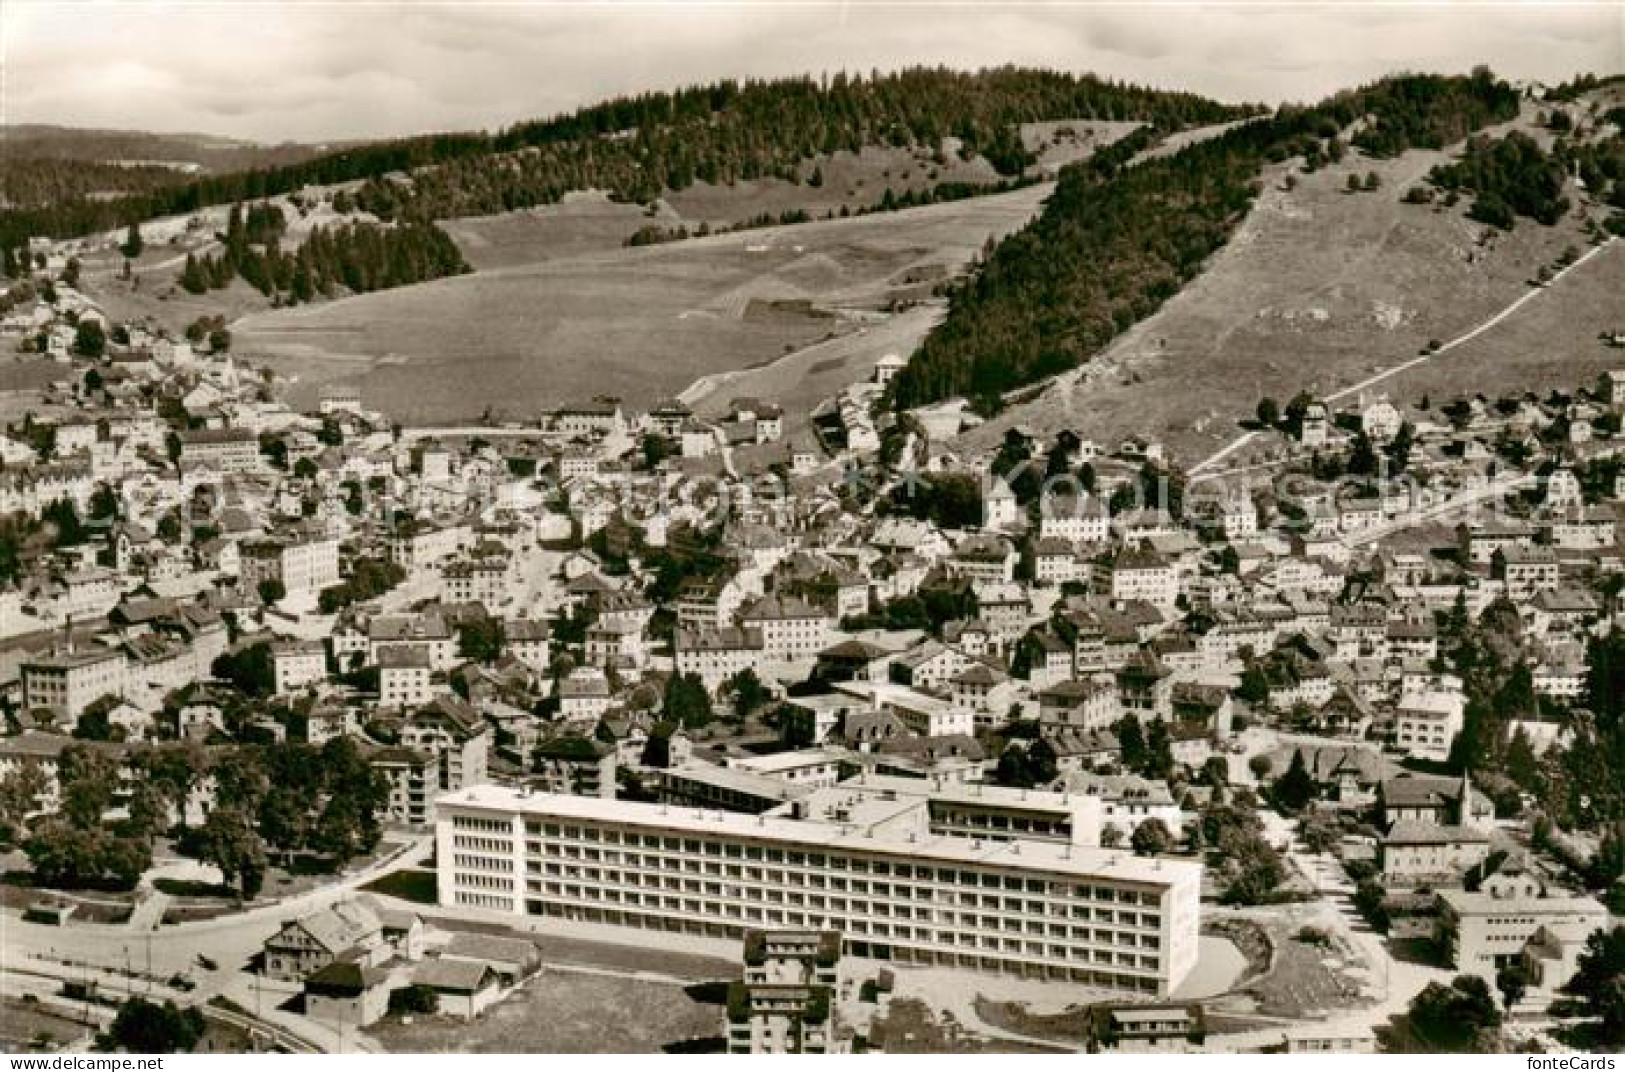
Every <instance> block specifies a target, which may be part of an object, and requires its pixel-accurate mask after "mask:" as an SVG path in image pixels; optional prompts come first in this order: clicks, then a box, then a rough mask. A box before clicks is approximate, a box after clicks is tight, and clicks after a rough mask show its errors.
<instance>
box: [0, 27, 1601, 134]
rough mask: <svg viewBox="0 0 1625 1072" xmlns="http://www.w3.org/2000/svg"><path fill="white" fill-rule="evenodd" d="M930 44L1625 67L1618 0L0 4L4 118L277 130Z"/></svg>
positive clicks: (594, 93)
mask: <svg viewBox="0 0 1625 1072" xmlns="http://www.w3.org/2000/svg"><path fill="white" fill-rule="evenodd" d="M917 63H928V64H945V65H948V66H953V67H963V68H974V67H978V66H987V65H993V64H1001V63H1017V64H1027V65H1036V66H1048V67H1055V68H1060V69H1065V70H1071V71H1079V72H1081V71H1093V72H1095V73H1097V74H1100V75H1104V76H1108V77H1113V78H1120V79H1125V80H1129V81H1135V82H1142V83H1149V84H1154V85H1159V86H1164V87H1168V88H1180V89H1189V90H1194V91H1196V92H1200V93H1205V94H1208V95H1210V96H1214V97H1217V98H1220V99H1223V100H1228V101H1263V102H1267V103H1271V104H1273V103H1278V102H1280V101H1312V100H1315V99H1318V98H1319V97H1321V96H1324V95H1326V94H1327V93H1330V92H1333V91H1335V90H1338V89H1342V88H1347V87H1350V86H1353V85H1357V84H1359V83H1361V82H1366V81H1370V80H1371V79H1373V78H1377V77H1381V76H1382V75H1384V74H1389V73H1393V72H1396V71H1442V72H1461V71H1466V70H1468V69H1470V68H1471V67H1472V66H1473V65H1475V64H1478V63H1487V64H1489V65H1490V66H1491V67H1493V68H1494V69H1495V71H1496V72H1497V73H1498V74H1500V75H1502V76H1503V77H1507V78H1520V79H1521V78H1528V79H1540V80H1545V81H1561V80H1563V79H1564V78H1567V77H1569V76H1571V75H1572V74H1574V73H1576V72H1581V71H1593V72H1597V73H1617V72H1625V0H1610V2H1606V3H1604V2H1589V3H1557V2H1539V0H1528V2H1524V3H1504V2H1503V3H1451V2H1442V3H1430V4H1424V3H1413V2H1404V0H1389V2H1386V3H1349V2H1343V0H1318V2H1314V0H1302V2H1298V3H1294V4H1263V3H1254V2H1245V0H1232V2H1228V3H1210V4H1201V5H1196V4H1188V3H1165V2H1157V0H1140V2H1138V3H1133V4H1129V3H1100V2H1089V0H1086V2H1074V3H1064V2H1062V3H1053V2H1052V3H1018V2H1008V3H1006V2H998V0H975V2H972V0H959V2H955V3H940V2H929V0H903V2H896V0H891V2H885V0H845V2H826V0H805V2H787V0H751V2H745V0H733V2H717V0H713V2H710V3H704V4H701V3H652V2H643V3H628V2H616V0H600V2H592V3H588V2H575V3H548V2H542V0H483V2H463V3H451V2H399V0H397V2H392V3H382V2H367V0H328V2H320V3H317V2H307V0H279V2H274V3H273V2H256V0H212V2H200V0H180V2H174V0H168V2H161V0H48V2H41V0H3V2H0V122H6V123H55V124H61V125H67V126H81V127H108V128H121V129H137V130H156V131H189V132H199V133H208V134H218V135H224V136H230V137H237V138H245V139H251V140H257V141H270V142H275V141H285V140H293V141H308V142H321V141H328V140H338V139H353V138H374V137H385V136H396V135H405V134H417V133H424V132H427V131H433V130H468V129H493V128H496V127H500V126H502V125H504V124H507V123H511V122H513V121H516V120H519V119H526V118H537V117H542V116H547V115H552V114H555V113H558V112H561V111H568V110H570V109H572V108H575V107H577V106H579V105H582V104H590V103H592V102H594V101H596V100H601V99H603V98H604V97H607V96H613V95H615V94H618V93H624V92H635V91H640V90H645V89H664V88H671V87H674V86H679V85H689V84H695V83H701V82H708V81H714V80H716V79H718V78H725V77H726V78H747V77H772V76H777V75H787V74H803V73H812V74H817V73H820V72H833V71H837V70H842V69H844V70H848V71H868V70H870V69H875V68H879V69H891V68H896V67H899V66H904V65H908V64H917Z"/></svg>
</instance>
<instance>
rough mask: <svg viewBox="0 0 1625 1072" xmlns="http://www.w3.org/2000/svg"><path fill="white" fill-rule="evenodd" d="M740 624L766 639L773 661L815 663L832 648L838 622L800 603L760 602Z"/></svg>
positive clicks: (744, 613)
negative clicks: (832, 633)
mask: <svg viewBox="0 0 1625 1072" xmlns="http://www.w3.org/2000/svg"><path fill="white" fill-rule="evenodd" d="M739 621H740V624H741V625H743V626H744V627H745V628H746V629H754V630H756V631H757V632H759V633H760V634H761V637H762V653H763V655H765V656H766V657H767V658H769V659H786V660H795V659H812V658H816V657H817V655H818V653H819V652H821V651H823V650H824V649H825V648H827V647H829V644H830V630H831V629H832V628H834V625H835V621H834V619H833V618H831V617H830V613H829V611H827V610H824V609H823V608H822V607H815V606H812V605H811V604H809V603H804V602H802V601H801V600H799V599H776V598H773V597H768V598H766V599H759V600H757V601H756V602H755V603H753V604H751V605H750V606H749V607H746V608H745V609H744V611H742V612H741V613H740V615H739Z"/></svg>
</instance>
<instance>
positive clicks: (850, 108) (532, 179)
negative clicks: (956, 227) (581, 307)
mask: <svg viewBox="0 0 1625 1072" xmlns="http://www.w3.org/2000/svg"><path fill="white" fill-rule="evenodd" d="M1247 112H1248V109H1243V108H1237V107H1232V106H1228V105H1223V104H1219V103H1216V102H1214V101H1211V100H1207V99H1205V98H1202V97H1199V96H1196V95H1194V94H1189V93H1175V92H1164V91H1160V90H1154V89H1149V88H1145V87H1141V86H1134V85H1127V84H1123V83H1117V82H1112V81H1107V80H1103V79H1099V78H1095V77H1093V76H1091V75H1072V74H1063V73H1060V72H1055V71H1044V70H1030V69H1020V68H1014V67H1003V68H998V69H993V70H984V71H979V72H975V73H964V72H957V71H951V70H946V69H938V68H933V69H925V68H918V69H910V70H905V71H900V72H897V73H893V74H876V75H872V76H870V77H859V76H849V75H844V74H842V75H835V76H833V77H830V78H828V79H822V80H815V79H812V78H795V79H784V80H777V81H765V82H745V83H739V82H720V83H717V84H715V85H711V86H706V87H701V88H695V89H685V90H680V91H677V92H672V93H648V94H642V95H639V96H631V97H622V98H618V99H615V100H611V101H608V102H605V103H603V104H598V105H595V106H592V107H588V108H583V109H581V110H579V111H577V112H575V113H573V114H571V115H567V116H560V117H557V118H554V119H549V120H546V121H540V122H531V123H521V124H518V125H516V126H513V127H510V128H508V129H507V130H504V131H501V132H499V133H496V134H483V133H473V134H444V135H433V136H427V137H421V138H413V139H407V140H400V141H392V142H380V143H376V144H371V145H365V146H359V147H353V148H348V149H345V150H343V151H340V152H335V153H329V154H326V155H323V156H319V157H317V158H315V159H312V160H308V161H305V162H302V163H297V164H293V165H289V166H284V167H274V168H267V169H260V170H253V171H246V172H241V173H238V174H233V175H217V176H209V177H206V178H202V179H199V180H197V181H194V182H188V183H185V184H182V185H178V186H171V187H167V188H164V189H155V190H149V191H144V192H141V193H139V194H135V195H132V196H129V197H123V198H117V199H112V200H90V199H84V198H70V199H67V200H63V201H60V202H58V203H56V204H53V205H48V206H37V207H32V208H27V209H17V210H13V211H9V212H5V213H0V243H3V244H4V245H6V246H8V247H11V246H16V245H18V244H19V243H21V242H22V241H23V240H24V239H26V238H27V237H29V236H31V235H50V236H53V237H59V238H63V237H76V236H81V235H86V234H91V233H94V232H98V231H107V230H112V229H115V228H121V227H125V226H127V225H129V224H131V223H136V222H140V221H143V220H147V219H151V218H153V217H156V216H165V215H174V214H182V213H189V212H193V211H196V210H197V209H199V208H201V207H203V206H205V205H218V204H227V203H233V202H242V201H253V200H258V199H262V198H265V197H269V196H273V195H277V194H283V193H289V192H292V191H295V190H298V189H300V188H301V187H304V186H306V185H310V184H318V185H324V184H331V183H341V182H355V181H365V186H364V188H363V189H362V191H361V196H360V197H359V198H358V201H359V203H360V204H361V205H362V206H363V207H365V208H367V209H368V210H369V211H373V212H376V213H378V214H379V215H381V216H385V217H413V218H416V219H419V220H432V219H438V218H446V217H448V216H455V215H465V214H472V213H488V212H500V211H504V210H509V209H515V208H523V207H530V206H534V205H538V204H546V203H549V202H552V201H555V200H557V199H559V198H560V197H562V196H563V195H564V194H565V193H567V192H569V191H571V190H579V189H587V188H594V189H604V190H609V191H611V192H612V193H615V194H617V195H619V196H622V197H625V198H628V199H631V200H650V199H652V198H654V197H657V196H659V194H660V193H661V191H662V190H663V189H665V190H680V189H683V188H685V187H687V186H689V185H691V184H693V183H694V182H695V181H697V180H705V181H708V182H730V181H735V180H748V179H754V178H760V177H764V176H770V175H778V176H784V177H791V176H794V175H795V174H796V172H797V168H798V166H799V165H801V164H802V163H803V162H804V161H806V160H808V159H809V158H810V157H812V156H813V155H815V154H817V153H820V152H829V151H833V150H838V149H857V148H860V147H862V146H864V145H873V144H892V145H909V144H914V145H922V146H929V147H931V148H933V149H935V148H937V146H938V144H939V141H940V139H941V138H942V137H944V136H954V137H958V138H960V139H961V140H962V142H963V148H964V151H965V152H967V153H979V154H981V155H983V156H985V157H986V158H987V159H988V160H989V161H990V162H992V163H993V165H994V166H995V167H996V168H998V169H999V170H1000V171H1001V172H1004V173H1006V174H1011V173H1014V172H1016V171H1019V170H1020V168H1021V166H1022V165H1023V164H1024V163H1025V162H1026V159H1025V154H1024V152H1023V150H1022V148H1021V142H1020V137H1019V130H1018V129H1017V125H1018V124H1020V123H1022V122H1028V121H1037V120H1046V119H1072V118H1078V119H1113V120H1125V119H1128V120H1144V121H1146V122H1149V123H1153V124H1155V125H1157V126H1158V127H1160V128H1164V129H1174V128H1178V127H1182V126H1189V125H1193V124H1207V123H1215V122H1222V121H1224V120H1227V119H1233V118H1236V117H1237V116H1239V115H1242V114H1247ZM436 165H437V166H436ZM421 168H429V170H427V171H417V169H421ZM406 172H415V173H414V174H413V175H412V178H411V180H410V181H409V182H405V181H401V173H406Z"/></svg>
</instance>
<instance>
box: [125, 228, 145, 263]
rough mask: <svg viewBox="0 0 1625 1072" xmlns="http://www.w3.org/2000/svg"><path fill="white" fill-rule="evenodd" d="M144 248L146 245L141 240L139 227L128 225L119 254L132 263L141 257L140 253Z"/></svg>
mask: <svg viewBox="0 0 1625 1072" xmlns="http://www.w3.org/2000/svg"><path fill="white" fill-rule="evenodd" d="M145 247H146V243H145V242H143V241H142V239H141V227H140V225H139V224H134V223H132V224H130V230H129V232H128V233H127V234H126V235H125V236H124V244H123V245H122V246H120V247H119V252H120V253H122V254H124V256H126V257H127V258H129V259H130V260H132V261H133V260H135V259H136V258H137V257H139V256H141V251H142V249H144V248H145Z"/></svg>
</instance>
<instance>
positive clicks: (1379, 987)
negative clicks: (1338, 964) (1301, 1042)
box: [1208, 809, 1453, 1052]
mask: <svg viewBox="0 0 1625 1072" xmlns="http://www.w3.org/2000/svg"><path fill="white" fill-rule="evenodd" d="M1259 817H1260V818H1261V819H1262V820H1263V822H1264V832H1265V836H1266V837H1267V838H1268V839H1269V841H1270V842H1271V843H1272V844H1275V845H1286V846H1287V852H1286V854H1285V855H1286V859H1287V862H1288V863H1289V864H1290V865H1291V866H1292V867H1294V868H1296V869H1297V871H1298V872H1299V873H1300V874H1302V875H1303V876H1304V877H1305V878H1307V879H1308V880H1309V881H1310V883H1311V884H1313V886H1314V888H1315V892H1316V894H1317V895H1318V900H1317V901H1316V902H1314V903H1315V906H1316V908H1317V909H1318V913H1317V916H1316V919H1315V925H1318V926H1320V927H1323V928H1325V929H1326V930H1328V931H1330V932H1331V933H1332V934H1334V935H1335V936H1337V937H1338V939H1339V940H1340V941H1341V942H1342V944H1343V945H1345V946H1346V947H1347V948H1349V949H1351V950H1353V951H1354V953H1355V954H1356V955H1357V956H1359V958H1360V959H1361V960H1362V961H1363V963H1364V966H1365V973H1366V986H1365V993H1366V995H1367V996H1368V997H1370V998H1371V999H1373V1000H1372V1003H1371V1004H1369V1005H1365V1006H1362V1007H1360V1008H1354V1009H1345V1010H1342V1011H1340V1012H1337V1013H1335V1014H1334V1015H1332V1016H1329V1017H1327V1018H1325V1019H1324V1020H1319V1021H1305V1022H1304V1025H1305V1026H1306V1027H1309V1028H1312V1029H1314V1030H1316V1031H1324V1032H1325V1033H1327V1034H1342V1033H1344V1032H1360V1033H1367V1034H1369V1033H1372V1032H1374V1031H1375V1030H1376V1029H1377V1028H1379V1027H1382V1026H1384V1025H1386V1024H1387V1023H1388V1022H1389V1021H1390V1020H1391V1019H1392V1018H1393V1017H1395V1016H1396V1015H1398V1014H1400V1013H1402V1012H1404V1011H1405V1009H1406V1008H1407V1006H1409V1005H1410V1001H1411V998H1413V997H1415V996H1416V995H1417V994H1418V993H1420V992H1421V990H1422V988H1423V987H1425V986H1427V984H1428V983H1430V982H1435V981H1437V982H1449V981H1450V978H1451V976H1452V974H1453V973H1452V972H1450V971H1449V970H1447V969H1444V968H1435V967H1432V966H1429V965H1425V964H1416V963H1413V962H1411V961H1406V960H1400V959H1398V958H1397V957H1395V956H1394V955H1393V953H1392V952H1391V951H1390V950H1389V948H1388V944H1387V942H1386V941H1385V940H1384V939H1383V937H1382V936H1381V935H1379V934H1377V933H1376V932H1375V931H1373V930H1372V929H1371V927H1370V925H1369V924H1367V923H1366V921H1365V920H1364V919H1363V918H1362V917H1361V916H1360V914H1359V912H1357V911H1355V908H1354V884H1353V883H1352V882H1351V881H1350V880H1349V877H1348V874H1347V872H1345V871H1344V870H1343V865H1342V864H1341V863H1339V862H1338V860H1337V859H1336V858H1335V857H1333V856H1331V855H1329V854H1327V853H1312V852H1310V851H1309V849H1308V847H1307V846H1305V845H1304V844H1303V841H1302V840H1301V839H1300V838H1299V837H1298V836H1297V824H1296V823H1294V822H1292V821H1291V820H1289V819H1285V818H1283V817H1282V816H1280V815H1277V814H1276V813H1275V812H1273V811H1269V810H1267V809H1266V810H1261V811H1260V812H1259ZM1286 1030H1288V1029H1284V1028H1280V1027H1268V1028H1260V1029H1258V1030H1256V1031H1247V1032H1242V1033H1238V1034H1233V1035H1220V1036H1213V1037H1211V1038H1209V1040H1208V1045H1209V1047H1210V1048H1212V1049H1222V1050H1228V1051H1231V1052H1241V1051H1249V1050H1256V1049H1258V1048H1260V1047H1263V1046H1273V1045H1279V1044H1280V1042H1281V1040H1282V1038H1283V1036H1284V1033H1285V1031H1286Z"/></svg>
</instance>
